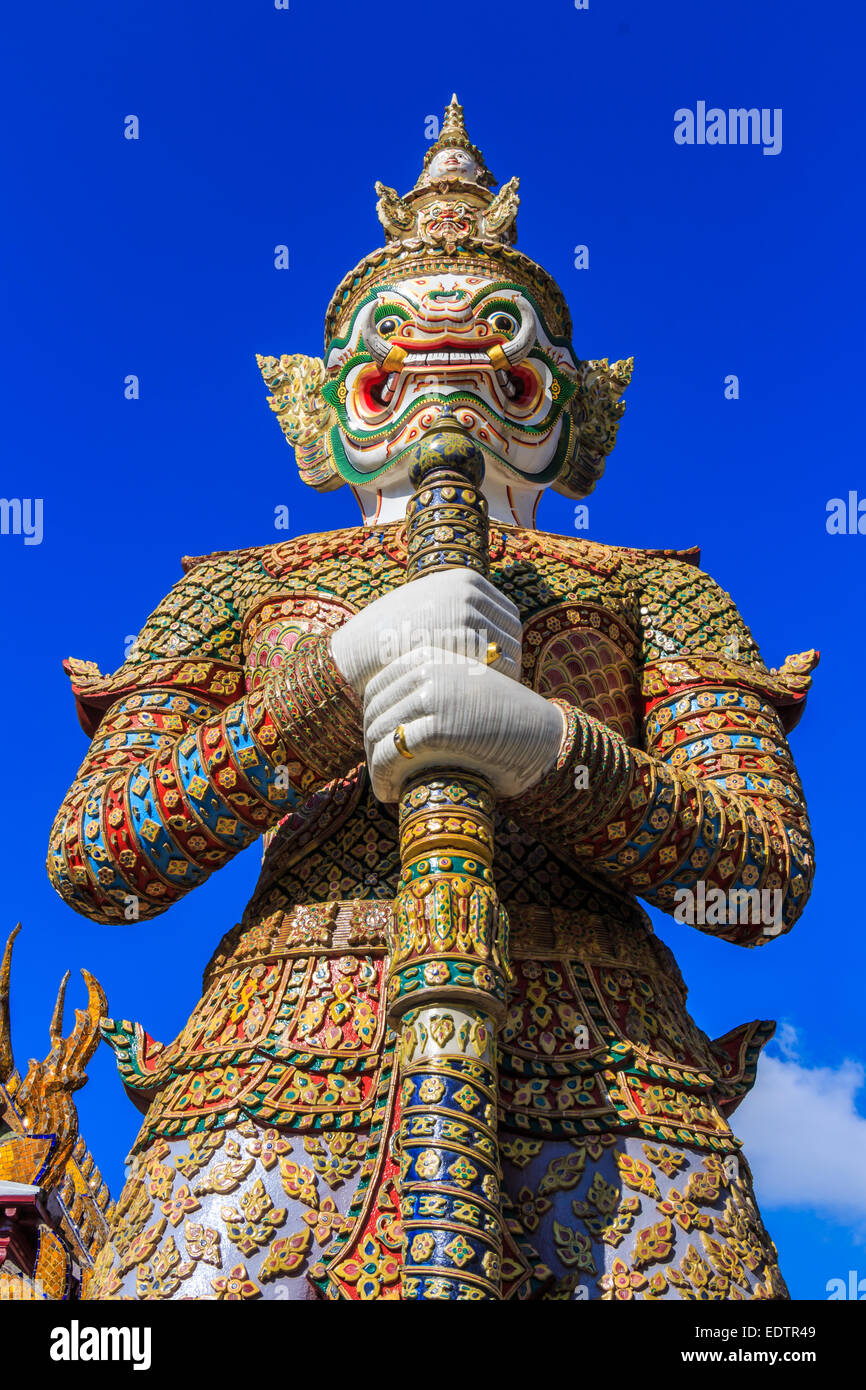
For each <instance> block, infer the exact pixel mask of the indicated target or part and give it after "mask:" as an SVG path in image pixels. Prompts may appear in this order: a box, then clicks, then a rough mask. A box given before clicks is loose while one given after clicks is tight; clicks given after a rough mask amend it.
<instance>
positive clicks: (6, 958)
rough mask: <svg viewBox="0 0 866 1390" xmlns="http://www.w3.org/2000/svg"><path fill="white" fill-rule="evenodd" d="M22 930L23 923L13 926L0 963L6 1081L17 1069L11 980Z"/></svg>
mask: <svg viewBox="0 0 866 1390" xmlns="http://www.w3.org/2000/svg"><path fill="white" fill-rule="evenodd" d="M20 930H21V923H20V922H19V923H18V925H17V926H16V927H13V929H12V931H11V932H10V934H9V939H8V941H7V942H6V949H5V950H4V952H3V962H2V964H0V1082H2V1081H5V1080H6V1078H7V1077H8V1076H11V1075H12V1072H13V1071H14V1070H15V1058H14V1055H13V1052H12V1026H11V1023H10V1021H9V981H10V979H11V976H12V946H13V943H14V941H15V938H16V936H17V935H18V933H19V932H20Z"/></svg>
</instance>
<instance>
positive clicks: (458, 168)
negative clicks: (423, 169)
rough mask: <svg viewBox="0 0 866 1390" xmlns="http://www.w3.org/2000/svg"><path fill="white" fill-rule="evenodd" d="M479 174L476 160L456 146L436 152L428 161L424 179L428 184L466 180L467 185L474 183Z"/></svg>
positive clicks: (479, 170)
mask: <svg viewBox="0 0 866 1390" xmlns="http://www.w3.org/2000/svg"><path fill="white" fill-rule="evenodd" d="M480 173H481V166H480V164H479V163H478V161H477V159H474V158H473V157H472V155H471V154H470V153H469V151H468V150H462V149H460V148H459V146H458V147H456V148H454V149H451V150H437V152H436V154H434V156H433V158H432V159H431V160H430V167H429V168H428V170H427V173H426V175H425V179H426V181H427V182H428V183H433V182H435V180H436V179H466V180H467V182H469V183H476V182H477V180H478V175H479V174H480Z"/></svg>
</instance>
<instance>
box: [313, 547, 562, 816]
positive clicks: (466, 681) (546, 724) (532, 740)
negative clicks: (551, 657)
mask: <svg viewBox="0 0 866 1390" xmlns="http://www.w3.org/2000/svg"><path fill="white" fill-rule="evenodd" d="M521 636H522V632H521V623H520V615H519V613H518V611H517V608H516V607H515V605H514V604H513V603H512V602H511V601H510V600H509V599H507V598H505V597H504V595H502V594H501V593H499V591H498V590H497V589H496V588H494V586H493V585H492V584H490V583H489V582H488V581H487V580H486V579H483V578H482V577H481V576H480V575H478V574H476V573H474V571H472V570H469V569H455V570H446V571H445V572H443V573H441V574H433V575H428V576H426V577H425V578H423V579H418V580H415V581H414V582H413V583H411V584H406V585H403V586H402V587H401V588H399V589H394V590H392V592H391V593H389V594H386V595H385V596H384V597H383V598H380V599H377V600H376V601H375V602H374V603H371V604H369V605H368V606H367V607H366V608H364V609H363V610H362V611H361V612H360V613H357V614H356V615H355V616H354V617H353V618H350V619H349V621H348V622H347V623H346V624H345V625H344V626H343V627H342V628H340V629H339V631H338V632H336V633H334V635H333V637H332V639H331V652H332V655H333V658H334V661H335V662H336V664H337V666H338V667H339V669H340V671H341V673H342V674H343V676H344V678H345V679H346V680H347V681H349V683H350V684H351V685H352V686H354V688H355V690H356V691H357V692H358V694H359V695H362V696H363V699H364V742H365V746H366V752H367V765H368V768H369V770H370V776H371V779H372V784H373V790H374V792H375V794H376V796H377V797H378V798H379V799H380V800H381V801H397V800H399V797H400V792H401V790H402V787H403V785H404V784H405V782H406V781H407V779H408V778H410V777H414V776H416V775H417V774H418V773H422V772H425V771H426V770H427V769H428V768H455V769H458V768H459V769H465V770H472V771H475V772H480V773H483V774H484V775H485V776H486V777H487V778H488V779H489V781H490V782H491V783H492V785H493V788H494V790H495V791H496V793H497V795H498V796H500V797H512V796H516V795H517V794H518V793H519V792H521V791H524V790H526V789H527V788H528V787H530V786H532V785H533V784H534V783H535V782H537V781H538V780H539V778H540V777H541V776H543V774H544V773H545V772H546V771H547V770H548V768H550V767H551V766H552V765H553V763H554V762H555V760H556V756H557V753H558V751H559V747H560V743H561V741H562V735H563V728H564V721H563V716H562V712H561V711H560V710H559V709H558V708H557V706H556V705H553V704H551V703H550V701H549V700H546V699H544V698H543V696H541V695H537V694H536V693H535V691H533V690H530V689H529V688H528V687H527V686H525V685H522V684H521V682H520V653H521ZM489 658H493V659H492V660H490V664H488V659H489ZM398 731H399V732H398ZM395 733H396V734H397V737H396V738H395Z"/></svg>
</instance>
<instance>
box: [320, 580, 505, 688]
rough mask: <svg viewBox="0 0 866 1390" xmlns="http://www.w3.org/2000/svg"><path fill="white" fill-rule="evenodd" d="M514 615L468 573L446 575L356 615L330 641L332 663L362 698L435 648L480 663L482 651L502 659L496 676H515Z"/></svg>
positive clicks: (490, 589)
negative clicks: (390, 669) (397, 664)
mask: <svg viewBox="0 0 866 1390" xmlns="http://www.w3.org/2000/svg"><path fill="white" fill-rule="evenodd" d="M521 636H522V629H521V623H520V614H519V613H518V611H517V608H516V606H515V605H514V604H513V603H512V602H511V600H510V599H508V598H505V597H504V595H503V594H500V592H499V590H498V589H495V588H494V587H493V585H492V584H491V583H489V581H488V580H486V579H484V578H482V576H481V575H480V574H476V573H475V571H474V570H470V569H453V570H445V571H443V572H442V573H441V574H429V575H425V577H424V578H423V579H415V580H413V581H412V583H411V584H403V585H401V586H400V588H398V589H393V590H392V591H391V593H390V594H385V595H384V597H382V598H379V599H376V600H375V601H374V602H373V603H370V604H368V605H367V607H366V608H363V609H362V610H361V612H360V613H356V614H355V616H354V617H353V618H350V619H349V621H348V622H347V623H345V624H344V625H343V627H341V628H339V629H338V630H337V632H335V633H334V634H333V636H332V637H331V655H332V657H333V658H334V661H335V662H336V663H337V666H338V668H339V670H340V672H341V674H342V675H343V677H344V678H345V680H347V681H348V682H349V684H350V685H352V686H354V688H355V690H356V691H357V693H358V694H359V695H363V694H364V691H365V689H366V687H367V682H368V681H369V680H370V679H371V677H373V676H375V675H376V674H377V672H379V671H381V670H383V669H384V667H386V666H387V665H388V663H389V662H390V661H393V660H394V659H395V658H396V657H398V656H403V655H404V654H405V653H406V652H409V651H414V650H416V649H417V648H420V647H435V648H439V649H440V650H442V651H445V652H454V653H458V654H461V655H463V656H466V657H469V658H472V659H474V660H476V661H484V659H485V655H486V653H487V647H488V644H489V643H491V642H496V643H497V645H498V647H499V650H500V653H501V655H500V656H499V657H498V659H497V660H496V663H495V665H496V669H497V671H500V672H501V673H503V674H504V675H505V676H510V677H512V678H513V679H515V680H517V679H519V676H520V643H521Z"/></svg>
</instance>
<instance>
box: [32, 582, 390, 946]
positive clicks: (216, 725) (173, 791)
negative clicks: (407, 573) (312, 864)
mask: <svg viewBox="0 0 866 1390" xmlns="http://www.w3.org/2000/svg"><path fill="white" fill-rule="evenodd" d="M191 588H192V589H193V592H192V593H191V592H190V590H191ZM181 590H185V600H186V601H185V604H184V606H183V612H182V613H181V614H179V613H178V612H177V608H178V604H177V595H178V592H179V591H181ZM191 609H193V610H195V614H196V618H197V621H196V622H195V624H194V625H193V626H191V625H190V621H189V614H190V611H191ZM239 627H240V624H239V622H238V621H237V615H236V613H234V612H233V610H232V608H231V606H226V604H225V601H224V599H221V598H219V597H217V598H214V596H213V595H212V594H205V596H204V597H202V593H201V591H196V589H195V588H194V586H191V585H190V582H189V581H182V583H181V585H179V586H178V587H177V589H176V590H174V591H173V594H171V595H169V598H168V599H167V600H166V601H165V603H164V604H163V605H161V607H160V609H158V610H157V612H156V614H154V615H153V617H152V618H151V619H150V620H149V622H148V624H147V626H146V627H145V629H144V632H143V633H142V635H141V637H140V638H139V639H138V641H137V643H136V652H135V657H134V659H133V660H132V661H130V662H128V663H127V665H126V666H125V667H123V668H121V671H120V672H118V673H117V675H116V676H115V677H113V678H109V679H108V681H106V680H105V679H104V678H99V680H96V679H95V678H94V676H93V668H92V667H90V668H88V667H86V666H84V665H83V664H82V663H69V665H70V666H71V667H72V674H73V677H74V678H77V682H78V684H77V689H76V694H77V697H78V699H79V706H80V710H81V714H82V721H83V722H84V723H85V724H87V723H91V725H92V723H93V722H95V721H96V720H97V719H100V720H101V722H99V724H98V729H97V732H96V735H95V737H94V739H93V743H92V745H91V748H90V750H89V752H88V754H87V757H86V758H85V760H84V763H83V764H82V766H81V768H80V770H79V773H78V777H77V778H76V781H75V782H74V783H73V785H72V787H71V789H70V791H69V793H68V794H67V796H66V798H65V800H64V802H63V804H62V806H61V808H60V811H59V812H58V815H57V818H56V820H55V823H54V827H53V829H52V832H51V840H50V847H49V855H48V872H49V876H50V878H51V881H52V883H53V884H54V887H55V888H56V889H57V891H58V892H59V893H60V894H61V896H62V897H63V898H64V899H65V901H66V902H68V903H69V905H70V906H71V907H73V908H75V910H76V911H78V912H81V913H83V914H84V915H85V916H87V917H90V918H92V919H93V920H94V921H100V922H116V921H123V920H136V919H138V918H145V917H154V916H157V915H158V914H159V913H161V912H164V911H165V910H166V908H168V907H170V906H171V904H172V903H173V902H175V901H176V900H177V899H178V898H180V897H182V896H183V895H184V894H186V893H188V892H189V891H190V889H191V888H195V887H196V886H197V885H198V884H200V883H202V882H203V881H204V880H205V879H206V878H207V877H208V876H209V875H210V874H211V873H212V872H213V870H214V869H217V868H219V867H220V866H221V865H223V864H225V863H226V862H227V861H228V860H229V859H231V858H232V857H233V856H234V855H235V854H236V853H237V852H238V850H241V849H243V848H245V847H246V846H247V845H248V844H250V843H251V842H252V841H253V840H254V839H256V838H257V837H258V836H260V835H261V834H262V832H263V831H264V830H266V829H269V828H270V827H271V826H273V825H275V824H276V823H277V822H278V821H279V820H280V818H281V817H282V816H284V815H285V814H286V813H287V812H288V811H290V810H291V809H292V808H293V807H294V806H295V805H297V804H298V802H299V800H301V799H303V798H305V797H306V796H307V795H309V793H310V792H311V791H312V790H313V789H314V788H316V787H319V786H322V785H324V784H325V783H327V782H329V781H331V780H333V779H334V778H336V777H339V776H341V775H343V774H345V773H346V772H348V771H349V770H350V769H351V768H352V767H354V766H355V765H357V763H358V762H359V761H360V760H361V758H362V757H363V733H362V724H361V705H360V701H359V700H358V697H357V696H356V694H355V692H354V691H353V690H352V688H351V687H350V686H349V685H347V684H346V682H345V681H344V680H343V678H342V676H341V675H340V673H339V671H338V670H337V667H336V666H335V665H334V663H333V661H332V659H331V657H330V654H329V651H328V639H327V638H326V637H324V636H322V637H308V638H306V639H305V640H304V641H303V642H302V643H301V644H300V645H299V646H298V647H297V648H296V649H295V650H294V651H293V652H292V653H291V654H290V655H289V656H288V658H287V660H286V662H285V664H284V665H283V666H280V667H278V668H275V669H273V670H271V671H269V672H268V673H267V676H266V678H265V680H264V683H263V684H262V685H261V686H260V687H259V689H257V690H256V691H255V692H254V693H251V694H247V695H244V696H242V697H241V698H233V696H234V697H236V696H237V695H238V694H239V692H240V690H242V689H243V672H242V669H241V667H240V665H239V662H238V660H237V642H236V633H237V629H239ZM203 631H204V632H205V634H206V636H205V638H204V640H203V636H202V633H203ZM226 633H228V634H229V637H228V638H226V637H225V634H226ZM203 648H204V649H205V650H204V651H203ZM190 655H193V656H196V655H197V656H198V657H199V658H202V659H199V660H193V661H190V660H189V656H190ZM96 686H98V687H99V688H98V691H97V690H96V689H95V687H96Z"/></svg>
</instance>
